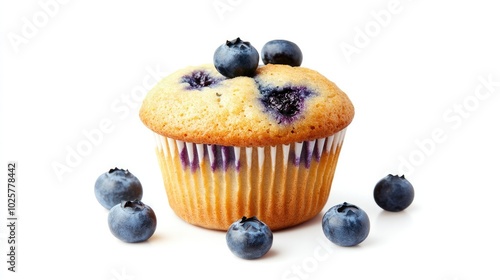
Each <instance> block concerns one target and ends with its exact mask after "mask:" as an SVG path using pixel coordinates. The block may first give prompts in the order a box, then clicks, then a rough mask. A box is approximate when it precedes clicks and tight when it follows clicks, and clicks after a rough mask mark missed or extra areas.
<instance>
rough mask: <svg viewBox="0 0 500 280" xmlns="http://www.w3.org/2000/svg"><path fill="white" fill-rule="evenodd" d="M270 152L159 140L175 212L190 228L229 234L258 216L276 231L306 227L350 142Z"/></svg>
mask: <svg viewBox="0 0 500 280" xmlns="http://www.w3.org/2000/svg"><path fill="white" fill-rule="evenodd" d="M345 130H346V129H344V130H342V131H340V132H338V133H336V134H334V135H332V136H330V137H327V138H321V139H316V140H312V141H305V142H300V143H292V144H289V145H278V146H272V147H271V146H270V147H247V148H245V147H221V146H215V145H204V144H194V143H188V142H183V141H179V140H173V139H171V138H167V137H164V136H161V135H158V134H155V138H156V143H157V148H156V154H157V157H158V161H159V165H160V168H161V172H162V176H163V181H164V185H165V190H166V193H167V197H168V201H169V204H170V207H171V208H172V209H173V211H174V212H175V213H176V215H177V216H179V217H180V218H182V219H183V220H185V221H186V222H188V223H190V224H193V225H197V226H200V227H204V228H209V229H216V230H227V229H228V228H229V226H230V225H231V224H232V223H233V222H235V221H236V220H238V219H240V218H241V217H243V216H247V217H251V216H256V217H257V218H258V219H260V220H261V221H263V222H264V223H266V224H267V225H268V226H269V227H270V228H271V230H279V229H284V228H288V227H291V226H294V225H298V224H300V223H303V222H305V221H307V220H309V219H311V218H313V217H314V216H316V215H317V214H318V213H319V212H320V211H321V210H322V209H323V207H324V205H325V203H326V201H327V200H328V196H329V194H330V188H331V184H332V181H333V177H334V173H335V169H336V165H337V161H338V157H339V154H340V150H341V148H342V143H343V140H344V136H345Z"/></svg>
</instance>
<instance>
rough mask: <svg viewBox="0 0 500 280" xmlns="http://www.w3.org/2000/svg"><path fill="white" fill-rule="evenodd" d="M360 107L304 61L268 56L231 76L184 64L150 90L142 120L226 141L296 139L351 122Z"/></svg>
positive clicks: (185, 137)
mask: <svg viewBox="0 0 500 280" xmlns="http://www.w3.org/2000/svg"><path fill="white" fill-rule="evenodd" d="M353 117H354V107H353V105H352V103H351V101H350V100H349V98H348V97H347V95H346V94H345V93H344V92H343V91H342V90H340V89H339V88H338V87H337V86H336V85H335V84H334V83H333V82H331V81H330V80H328V79H327V78H326V77H324V76H323V75H321V74H320V73H318V72H317V71H314V70H311V69H308V68H305V67H291V66H287V65H273V64H268V65H265V66H260V67H259V68H258V69H257V72H256V75H255V76H254V77H236V78H232V79H229V78H225V77H224V76H222V75H220V74H219V73H218V72H217V70H216V69H215V68H214V67H213V65H211V64H206V65H200V66H192V67H187V68H184V69H181V70H178V71H176V72H174V73H172V74H171V75H169V76H168V77H166V78H164V79H163V80H162V81H160V82H159V83H158V84H157V85H156V86H155V87H154V88H153V89H152V90H151V91H150V92H149V93H148V94H147V96H146V97H145V99H144V102H143V104H142V107H141V109H140V118H141V120H142V122H143V123H144V124H145V125H146V126H147V127H149V128H150V129H151V130H153V131H154V132H156V133H158V134H160V135H163V136H166V137H169V138H173V139H177V140H182V141H187V142H192V143H200V144H216V145H224V146H239V147H256V146H274V145H281V144H289V143H293V142H301V141H309V140H313V139H318V138H324V137H327V136H330V135H332V134H334V133H336V132H338V131H340V130H342V129H343V128H345V127H347V126H348V125H349V124H350V122H351V121H352V119H353Z"/></svg>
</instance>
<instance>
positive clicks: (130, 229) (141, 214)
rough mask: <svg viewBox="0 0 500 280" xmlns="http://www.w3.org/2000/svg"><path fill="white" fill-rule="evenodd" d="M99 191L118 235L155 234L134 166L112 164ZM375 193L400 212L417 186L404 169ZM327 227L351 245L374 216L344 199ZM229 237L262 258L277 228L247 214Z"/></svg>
mask: <svg viewBox="0 0 500 280" xmlns="http://www.w3.org/2000/svg"><path fill="white" fill-rule="evenodd" d="M94 193H95V196H96V198H97V200H98V201H99V203H100V204H101V205H102V206H104V207H105V208H106V209H108V210H109V214H108V225H109V228H110V230H111V233H112V234H113V235H114V236H115V237H117V238H118V239H120V240H122V241H124V242H129V243H136V242H143V241H146V240H148V239H149V238H150V237H151V236H152V235H153V234H154V232H155V230H156V215H155V213H154V211H153V209H151V207H149V206H148V205H146V204H144V203H143V202H141V199H142V185H141V183H140V182H139V180H138V179H137V177H136V176H134V175H133V174H132V173H131V172H129V171H128V170H124V169H119V168H114V169H110V170H109V171H108V172H106V173H103V174H102V175H100V176H99V177H98V178H97V180H96V183H95V186H94ZM373 196H374V198H375V202H376V203H377V205H379V206H380V207H381V208H382V209H384V210H387V211H391V212H399V211H402V210H404V209H406V208H407V207H408V206H410V204H411V203H412V202H413V198H414V189H413V186H412V184H411V183H410V182H409V181H408V180H407V179H406V178H405V177H404V175H403V176H397V175H387V176H386V177H384V178H382V179H381V180H380V181H379V182H378V183H377V184H376V185H375V188H374V192H373ZM322 227H323V232H324V234H325V236H326V237H327V238H328V240H330V241H331V242H333V243H334V244H337V245H339V246H344V247H350V246H355V245H357V244H359V243H361V242H363V241H364V240H365V239H366V237H367V236H368V234H369V232H370V220H369V218H368V215H367V214H366V212H365V211H363V210H362V209H361V208H359V207H357V206H356V205H353V204H350V203H347V202H344V203H342V204H338V205H335V206H333V207H331V208H330V209H329V210H328V211H326V213H325V214H324V215H323V219H322ZM226 242H227V245H228V247H229V250H230V251H231V252H232V253H233V254H234V255H236V256H238V257H240V258H243V259H257V258H260V257H262V256H264V255H265V254H266V253H267V252H268V251H269V250H270V249H271V246H272V243H273V233H272V231H271V230H270V228H269V227H268V226H267V225H266V224H265V223H264V222H262V221H260V220H259V219H258V218H257V217H250V218H247V217H242V218H241V219H239V220H238V221H236V222H234V223H233V224H232V225H231V226H230V227H229V229H228V231H227V233H226Z"/></svg>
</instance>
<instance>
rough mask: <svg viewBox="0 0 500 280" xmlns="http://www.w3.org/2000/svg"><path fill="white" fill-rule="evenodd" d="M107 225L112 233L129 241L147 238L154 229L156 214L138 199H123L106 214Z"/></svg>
mask: <svg viewBox="0 0 500 280" xmlns="http://www.w3.org/2000/svg"><path fill="white" fill-rule="evenodd" d="M108 225H109V229H110V230H111V233H113V235H114V236H115V237H116V238H118V239H120V240H122V241H124V242H129V243H136V242H142V241H146V240H148V239H149V238H150V237H151V236H152V235H153V233H154V232H155V230H156V215H155V212H154V211H153V209H151V207H149V206H147V205H146V204H144V203H142V202H141V201H140V200H133V201H130V200H124V201H122V203H120V204H117V205H115V206H114V207H113V208H111V210H110V211H109V214H108Z"/></svg>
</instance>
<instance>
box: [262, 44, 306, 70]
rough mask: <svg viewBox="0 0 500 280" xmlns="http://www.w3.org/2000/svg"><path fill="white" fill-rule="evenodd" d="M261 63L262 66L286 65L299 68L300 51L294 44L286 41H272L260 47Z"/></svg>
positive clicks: (300, 60) (300, 61)
mask: <svg viewBox="0 0 500 280" xmlns="http://www.w3.org/2000/svg"><path fill="white" fill-rule="evenodd" d="M261 54H262V62H264V64H269V63H271V64H286V65H290V66H300V64H301V63H302V51H301V50H300V48H299V46H297V45H296V44H295V43H293V42H290V41H287V40H272V41H269V42H267V43H266V44H265V45H264V47H262V51H261Z"/></svg>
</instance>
